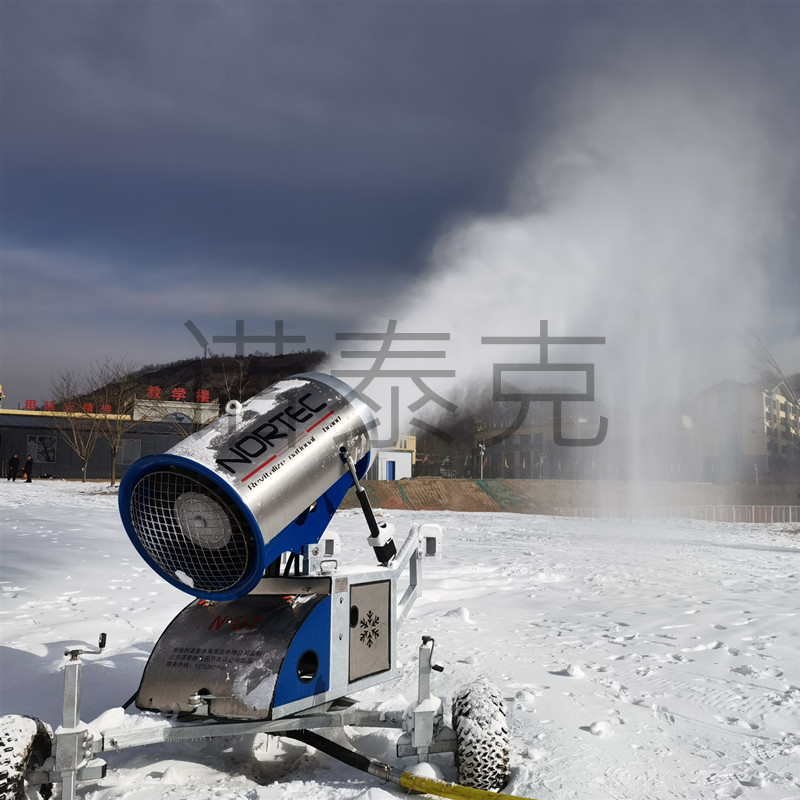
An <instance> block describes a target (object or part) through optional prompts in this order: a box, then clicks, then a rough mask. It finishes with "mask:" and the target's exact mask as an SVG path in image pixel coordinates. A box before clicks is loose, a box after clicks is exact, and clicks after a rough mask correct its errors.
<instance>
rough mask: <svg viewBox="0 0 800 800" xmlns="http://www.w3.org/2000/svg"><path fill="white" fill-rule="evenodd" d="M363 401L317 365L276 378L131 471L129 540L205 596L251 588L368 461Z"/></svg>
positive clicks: (167, 574) (316, 531)
mask: <svg viewBox="0 0 800 800" xmlns="http://www.w3.org/2000/svg"><path fill="white" fill-rule="evenodd" d="M375 425H376V423H375V420H374V418H373V416H372V412H371V411H370V409H369V407H368V406H367V405H366V404H365V403H364V402H363V400H361V398H360V397H359V396H358V395H357V394H356V392H355V391H354V390H353V389H351V388H350V386H348V385H347V384H346V383H344V382H343V381H340V380H339V379H337V378H333V377H331V376H329V375H324V374H322V373H306V374H302V375H296V376H294V377H292V378H287V379H286V380H282V381H279V382H278V383H276V384H274V385H273V386H271V387H269V388H268V389H266V390H264V391H263V392H261V393H260V394H258V395H256V396H255V397H253V398H251V399H250V400H248V401H247V402H245V403H243V404H240V403H236V402H232V403H229V404H228V407H227V409H226V414H225V415H223V416H222V417H220V418H218V419H217V420H215V421H214V422H212V423H210V424H209V425H207V426H206V427H205V428H203V429H202V430H200V431H198V432H197V433H195V434H193V435H192V436H189V437H188V438H187V439H185V440H184V441H182V442H180V443H179V444H177V445H175V446H174V447H173V448H171V449H170V450H168V451H167V452H166V453H164V454H163V455H154V456H146V457H145V458H142V459H140V460H139V461H137V462H136V463H134V464H133V465H132V466H131V467H129V468H128V470H127V471H126V473H125V475H124V477H123V479H122V481H121V482H120V491H119V504H120V513H121V515H122V521H123V524H124V526H125V530H126V531H127V533H128V536H129V537H130V539H131V541H132V542H133V544H134V546H135V547H136V549H137V550H138V551H139V553H140V554H141V555H142V557H143V558H144V559H145V561H147V562H148V564H150V566H151V567H152V568H153V569H154V570H155V571H156V572H157V573H159V574H160V575H161V576H162V577H163V578H164V579H165V580H167V581H169V582H170V583H171V584H173V585H174V586H177V587H178V588H180V589H183V590H184V591H186V592H188V593H189V594H193V595H195V596H196V597H202V598H206V599H220V600H228V599H233V598H236V597H241V596H242V595H244V594H247V593H248V592H249V591H251V590H252V589H253V588H254V587H255V585H256V584H257V583H258V582H259V580H260V579H261V577H262V575H263V573H264V570H265V568H266V567H267V566H268V565H269V564H271V563H272V562H273V561H275V560H276V559H277V558H279V557H280V556H281V554H282V553H284V552H288V551H291V552H300V550H301V548H302V546H303V545H305V544H311V543H314V542H316V541H318V540H319V538H320V537H321V535H322V533H323V531H324V530H325V528H326V527H327V525H328V523H329V522H330V520H331V517H332V516H333V514H334V512H335V511H336V509H337V508H338V506H339V504H340V503H341V502H342V499H343V498H344V495H345V494H346V493H347V490H348V489H349V488H350V487H351V486H352V485H353V478H352V476H351V474H350V473H349V471H348V468H347V466H346V464H345V462H344V460H343V455H344V454H347V455H349V456H350V457H351V458H352V459H353V461H354V462H355V464H356V471H357V473H358V476H359V478H361V477H363V475H364V474H365V473H366V471H367V468H368V467H369V461H370V453H371V440H370V435H371V431H373V430H374V428H375Z"/></svg>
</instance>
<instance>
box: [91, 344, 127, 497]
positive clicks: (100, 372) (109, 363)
mask: <svg viewBox="0 0 800 800" xmlns="http://www.w3.org/2000/svg"><path fill="white" fill-rule="evenodd" d="M138 389H139V381H138V380H137V378H136V372H135V367H134V366H133V364H131V363H130V362H129V361H128V360H127V359H126V358H121V359H119V360H117V361H114V360H112V359H109V358H107V359H105V360H104V361H97V362H95V363H94V364H93V365H92V368H91V370H90V372H89V390H90V395H89V396H90V398H91V404H92V406H93V408H92V413H94V415H95V417H96V421H97V426H98V431H99V435H100V436H102V438H103V439H105V440H106V442H108V449H109V450H110V451H111V486H114V484H115V483H116V481H117V455H118V454H119V451H120V447H121V446H122V440H123V438H124V436H125V434H126V433H128V431H130V430H131V429H132V428H133V427H135V426H136V424H137V423H136V420H134V418H133V408H134V403H135V402H136V393H137V390H138Z"/></svg>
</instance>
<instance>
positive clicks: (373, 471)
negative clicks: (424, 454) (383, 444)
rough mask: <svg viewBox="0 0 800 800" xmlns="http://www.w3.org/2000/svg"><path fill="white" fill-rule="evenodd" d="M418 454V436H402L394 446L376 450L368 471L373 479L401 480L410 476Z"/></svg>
mask: <svg viewBox="0 0 800 800" xmlns="http://www.w3.org/2000/svg"><path fill="white" fill-rule="evenodd" d="M416 455H417V437H416V436H409V435H405V436H400V437H398V439H397V442H396V443H395V446H394V447H387V448H383V449H381V450H374V451H373V454H372V465H371V466H370V468H369V472H368V473H367V479H368V480H371V481H399V480H401V479H403V478H410V477H412V474H413V469H412V468H413V465H414V463H415V461H416Z"/></svg>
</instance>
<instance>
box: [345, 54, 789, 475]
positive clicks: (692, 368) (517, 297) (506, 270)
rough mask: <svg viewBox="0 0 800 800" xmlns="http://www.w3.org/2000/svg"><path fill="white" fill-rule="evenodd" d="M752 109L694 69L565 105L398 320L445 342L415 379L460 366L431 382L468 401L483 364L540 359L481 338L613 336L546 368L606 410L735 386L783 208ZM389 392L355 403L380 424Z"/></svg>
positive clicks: (604, 82) (625, 82) (458, 230)
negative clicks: (578, 373) (499, 208)
mask: <svg viewBox="0 0 800 800" xmlns="http://www.w3.org/2000/svg"><path fill="white" fill-rule="evenodd" d="M690 72H691V71H690ZM689 77H690V78H691V79H688V78H689ZM683 78H687V79H683ZM734 86H735V88H734ZM753 91H755V90H753ZM748 99H749V95H748V91H747V89H746V86H745V84H744V82H742V81H740V80H738V81H737V80H734V79H733V78H731V79H730V81H729V82H724V81H720V80H715V79H713V78H712V77H711V76H710V75H708V74H704V73H703V71H702V70H698V71H697V72H696V73H693V72H691V74H690V76H681V75H677V76H673V79H669V78H667V77H663V76H662V75H660V74H659V75H655V74H651V75H648V73H647V72H646V71H645V70H644V69H640V70H639V71H638V72H637V73H636V74H635V75H632V74H630V73H628V74H625V75H624V76H621V77H618V78H617V79H611V78H605V79H600V78H598V79H596V80H594V81H593V82H590V83H588V84H587V83H585V84H583V85H582V86H581V88H580V89H579V90H577V91H574V92H573V93H572V94H571V96H570V98H569V100H568V101H566V102H564V103H563V105H562V106H561V108H559V109H557V110H556V113H555V115H554V116H555V122H556V124H555V125H554V126H553V133H552V135H551V136H550V137H549V140H548V141H546V142H544V143H541V144H540V145H539V146H537V147H536V149H535V150H534V152H533V154H532V155H531V157H530V159H529V161H528V162H527V163H526V164H525V165H524V166H523V168H522V169H521V170H520V173H519V175H518V177H517V179H516V181H515V183H514V185H513V186H512V189H511V191H510V195H509V199H508V204H507V210H506V212H505V213H503V214H499V215H496V216H493V217H483V218H475V219H469V220H464V221H461V222H460V224H457V225H454V226H453V227H452V229H451V230H450V231H449V232H448V233H447V235H445V236H443V237H442V238H441V240H440V241H439V242H438V244H437V245H436V247H435V249H434V252H433V254H432V265H431V268H430V270H429V273H428V275H427V276H426V278H425V279H424V280H423V281H422V282H421V283H420V285H418V286H415V287H414V288H413V290H412V291H411V292H410V293H409V297H408V298H407V302H406V304H405V307H404V308H402V309H400V310H396V311H393V312H390V313H391V316H395V315H396V317H397V319H398V320H399V323H398V328H397V329H398V330H402V331H406V332H423V331H424V332H430V331H439V332H446V333H449V334H450V335H451V336H450V339H449V341H446V342H442V343H441V344H440V345H439V348H441V349H444V348H445V347H446V349H447V360H446V361H442V362H430V361H429V362H427V363H422V364H421V366H423V367H430V366H431V364H432V363H433V364H434V366H441V367H447V368H450V369H453V370H455V374H456V377H455V380H453V381H448V380H444V379H443V380H440V381H439V382H438V383H437V382H436V381H434V380H432V381H431V382H430V383H431V385H434V386H437V391H438V392H439V393H440V394H441V395H442V396H444V397H447V398H448V399H453V400H455V401H457V402H464V399H465V398H464V394H461V395H459V396H456V387H459V388H460V390H461V391H462V392H466V391H467V390H468V388H469V387H472V386H475V385H478V386H480V387H482V388H488V387H490V386H491V380H492V365H493V364H497V363H500V362H514V363H534V362H539V361H540V360H541V359H540V357H539V356H540V352H539V348H537V347H535V346H533V345H528V346H527V347H523V346H520V345H519V344H514V345H511V344H509V345H507V346H506V347H502V346H490V345H488V344H485V343H482V337H502V336H506V337H510V336H528V337H530V336H535V335H537V334H538V333H539V330H540V321H541V320H547V321H548V330H549V334H550V335H551V336H562V337H564V336H567V337H605V340H606V343H605V345H603V346H596V345H594V346H588V345H587V346H585V347H579V346H574V345H573V346H571V347H569V348H567V347H566V346H563V347H553V348H552V349H551V351H550V353H549V360H550V362H551V363H556V362H573V363H579V362H583V363H592V364H595V365H596V386H595V398H596V399H597V401H598V404H597V405H598V406H601V405H602V406H603V407H605V408H606V409H608V408H611V409H616V410H620V409H626V410H627V411H628V412H636V411H640V410H641V409H643V408H644V407H646V406H647V404H649V403H652V402H653V401H655V400H658V399H661V398H664V397H665V396H666V397H671V398H676V399H678V400H681V401H685V400H687V399H688V398H690V397H691V396H692V393H693V392H696V391H698V390H700V389H702V388H704V387H707V386H709V385H712V384H713V383H715V382H717V381H720V380H723V379H726V378H732V377H744V376H743V375H742V374H741V373H742V364H743V354H742V352H741V342H742V338H743V334H745V333H746V332H747V331H748V330H751V329H758V328H759V326H762V325H763V323H764V321H765V320H766V319H768V318H769V315H768V311H767V307H766V299H765V295H766V292H765V283H766V280H765V276H764V273H763V269H762V263H761V261H760V253H761V248H762V246H763V244H764V240H765V237H768V235H769V234H770V233H771V231H770V220H774V219H775V218H776V215H775V211H776V209H777V207H778V206H779V205H780V202H781V200H782V196H781V192H780V191H779V189H780V187H779V186H778V185H777V182H776V180H775V175H776V174H777V173H776V172H775V171H774V169H773V167H774V159H776V158H777V157H778V156H777V154H778V153H779V152H780V148H777V147H776V146H775V143H774V142H771V141H770V137H769V136H768V134H767V132H766V131H765V129H764V125H763V124H762V120H761V118H760V117H759V116H758V115H757V113H756V111H755V105H754V104H749V103H748ZM385 319H386V318H385V317H384V321H383V323H381V322H376V324H375V328H374V330H381V329H382V328H381V325H382V326H383V329H384V330H385V328H386V322H385ZM364 347H367V348H368V347H369V346H368V345H364ZM428 347H429V348H434V347H436V345H428ZM396 349H397V350H403V349H407V348H405V347H403V346H402V344H401V345H400V346H397V347H396ZM409 363H410V361H409ZM387 364H388V366H389V367H391V368H392V369H394V370H397V369H398V367H399V366H400V364H402V361H398V360H395V361H393V362H387ZM343 366H347V365H346V364H344V360H343V359H341V360H339V361H338V362H337V363H335V364H333V368H334V369H338V368H341V367H343ZM415 366H416V367H417V368H419V367H420V362H419V361H417V362H415ZM548 377H549V378H550V379H551V384H553V383H555V384H557V383H558V380H559V376H558V375H557V374H552V375H550V376H548ZM381 383H383V384H388V383H391V381H383V382H381V381H380V380H374V381H373V382H372V383H371V384H370V385H369V386H368V387H366V389H365V391H366V393H367V394H370V396H371V397H373V398H374V399H377V400H378V401H379V402H380V403H381V405H382V406H384V409H383V411H382V412H381V414H382V420H381V421H382V425H383V424H384V422H385V416H386V409H387V408H388V407H389V400H388V398H387V397H379V395H380V389H381ZM411 399H413V398H411ZM570 405H572V406H573V408H576V409H581V408H582V409H583V410H582V412H581V413H584V414H585V413H587V411H588V412H589V413H590V414H594V415H595V416H596V415H597V414H599V413H601V410H600V408H595V410H594V411H592V410H591V406H592V404H591V403H586V402H584V403H574V404H570ZM429 406H430V408H432V407H433V404H429ZM403 409H405V404H402V405H401V411H402V410H403ZM409 416H411V414H407V417H406V419H405V420H404V421H403V423H401V428H402V427H403V425H405V424H407V423H408V417H409ZM406 430H407V429H406ZM404 432H405V430H404ZM409 432H411V431H409ZM612 432H613V431H612ZM609 438H611V437H609ZM625 458H626V459H633V460H634V461H635V459H636V454H635V453H627V454H626V455H625ZM631 463H632V462H631V461H628V466H629V468H630V465H631ZM627 471H628V474H630V469H628V470H627ZM634 472H635V470H634Z"/></svg>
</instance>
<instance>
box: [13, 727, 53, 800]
mask: <svg viewBox="0 0 800 800" xmlns="http://www.w3.org/2000/svg"><path fill="white" fill-rule="evenodd" d="M52 749H53V731H52V729H51V728H50V726H49V725H46V724H45V723H44V722H42V721H41V720H39V719H36V718H35V717H23V716H21V715H17V714H9V715H8V716H5V717H0V800H35V799H38V798H48V797H50V796H51V795H52V793H53V784H51V783H46V784H43V785H41V786H28V785H27V783H26V781H25V773H26V772H27V771H28V770H30V769H36V768H38V767H41V766H42V764H44V762H45V760H46V759H47V758H49V756H50V753H51V751H52Z"/></svg>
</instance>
